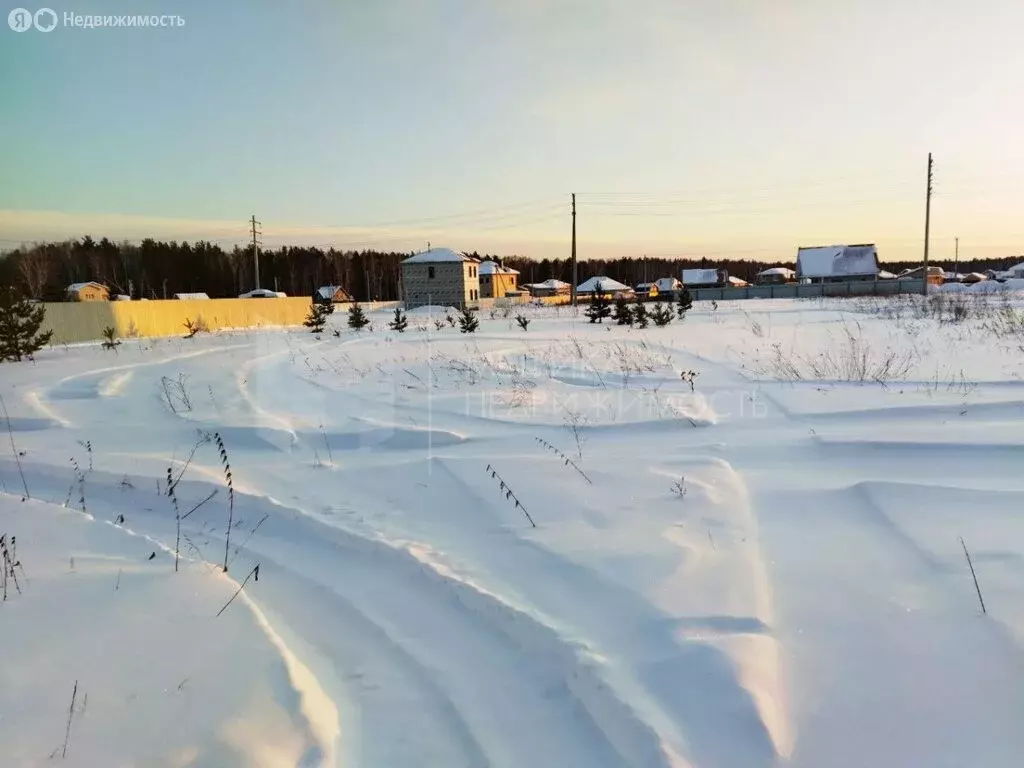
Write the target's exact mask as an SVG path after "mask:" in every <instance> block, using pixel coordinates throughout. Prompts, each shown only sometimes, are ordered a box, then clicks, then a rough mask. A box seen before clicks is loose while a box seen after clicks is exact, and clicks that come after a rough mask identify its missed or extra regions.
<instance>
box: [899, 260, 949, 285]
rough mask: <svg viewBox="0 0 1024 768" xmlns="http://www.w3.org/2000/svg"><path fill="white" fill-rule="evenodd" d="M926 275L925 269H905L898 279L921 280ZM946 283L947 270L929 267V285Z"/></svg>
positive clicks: (921, 267)
mask: <svg viewBox="0 0 1024 768" xmlns="http://www.w3.org/2000/svg"><path fill="white" fill-rule="evenodd" d="M923 274H924V267H923V266H920V267H917V268H916V269H904V270H903V271H902V272H900V273H899V275H898V276H897V277H899V279H901V280H920V279H921V275H923ZM944 282H946V270H944V269H943V268H942V267H939V266H934V265H931V266H929V267H928V285H942V284H943V283H944Z"/></svg>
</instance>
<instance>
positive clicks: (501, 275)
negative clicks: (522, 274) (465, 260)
mask: <svg viewBox="0 0 1024 768" xmlns="http://www.w3.org/2000/svg"><path fill="white" fill-rule="evenodd" d="M518 279H519V272H517V271H516V270H514V269H511V268H509V267H506V266H503V265H502V264H500V263H498V262H496V261H491V260H490V259H485V260H484V261H481V262H480V296H481V298H484V299H503V298H505V296H507V295H508V294H510V293H512V294H515V293H516V292H517V291H518V287H517V286H516V281H517V280H518Z"/></svg>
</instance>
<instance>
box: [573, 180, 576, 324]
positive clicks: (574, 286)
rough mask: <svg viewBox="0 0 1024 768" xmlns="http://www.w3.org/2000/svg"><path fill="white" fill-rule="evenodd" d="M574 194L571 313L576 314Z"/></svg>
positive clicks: (574, 201)
mask: <svg viewBox="0 0 1024 768" xmlns="http://www.w3.org/2000/svg"><path fill="white" fill-rule="evenodd" d="M576 282H577V272H576V193H575V192H573V193H572V311H573V314H575V313H576Z"/></svg>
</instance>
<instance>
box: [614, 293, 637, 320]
mask: <svg viewBox="0 0 1024 768" xmlns="http://www.w3.org/2000/svg"><path fill="white" fill-rule="evenodd" d="M612 320H614V321H615V324H616V325H632V324H633V310H632V309H631V308H630V306H629V304H627V303H626V299H625V298H623V297H622V296H620V297H619V298H617V299H616V300H615V311H614V313H613V314H612Z"/></svg>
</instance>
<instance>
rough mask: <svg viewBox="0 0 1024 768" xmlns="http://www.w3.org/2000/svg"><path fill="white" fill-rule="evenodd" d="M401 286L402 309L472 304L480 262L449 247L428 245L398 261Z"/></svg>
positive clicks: (478, 294)
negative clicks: (400, 268)
mask: <svg viewBox="0 0 1024 768" xmlns="http://www.w3.org/2000/svg"><path fill="white" fill-rule="evenodd" d="M402 289H403V295H404V296H405V307H406V309H413V308H414V307H422V306H426V305H428V304H436V305H440V306H445V307H459V308H462V307H472V306H475V305H476V303H477V301H478V300H479V298H480V263H479V262H478V261H477V260H476V259H474V258H472V257H471V256H466V255H465V254H464V253H456V252H455V251H453V250H451V249H450V248H431V249H430V250H429V251H424V252H423V253H417V254H416V255H415V256H410V257H409V258H408V259H406V260H405V261H403V262H402Z"/></svg>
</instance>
